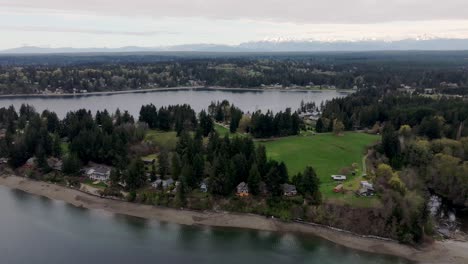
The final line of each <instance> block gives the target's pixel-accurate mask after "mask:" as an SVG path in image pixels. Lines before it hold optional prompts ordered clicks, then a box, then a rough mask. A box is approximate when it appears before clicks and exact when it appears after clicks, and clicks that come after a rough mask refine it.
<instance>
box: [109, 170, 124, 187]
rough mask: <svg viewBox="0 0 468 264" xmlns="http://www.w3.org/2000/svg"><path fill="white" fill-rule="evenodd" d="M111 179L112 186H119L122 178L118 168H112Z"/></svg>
mask: <svg viewBox="0 0 468 264" xmlns="http://www.w3.org/2000/svg"><path fill="white" fill-rule="evenodd" d="M109 179H110V182H111V185H112V186H117V185H118V184H119V182H120V179H121V175H120V171H119V170H118V169H116V168H112V170H111V172H110V176H109Z"/></svg>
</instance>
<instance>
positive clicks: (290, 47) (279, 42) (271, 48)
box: [0, 35, 468, 54]
mask: <svg viewBox="0 0 468 264" xmlns="http://www.w3.org/2000/svg"><path fill="white" fill-rule="evenodd" d="M379 50H382V51H383V50H388V51H391V50H468V39H449V38H437V37H433V36H430V35H422V36H418V37H416V38H408V39H403V40H396V41H385V40H377V39H359V40H311V39H294V38H272V39H264V40H261V41H252V42H245V43H241V44H239V45H222V44H219V45H218V44H186V45H175V46H166V47H122V48H40V47H34V46H25V47H20V48H14V49H9V50H4V51H0V53H2V54H27V53H42V54H44V53H46V54H47V53H84V52H162V51H173V52H174V51H189V52H321V51H379Z"/></svg>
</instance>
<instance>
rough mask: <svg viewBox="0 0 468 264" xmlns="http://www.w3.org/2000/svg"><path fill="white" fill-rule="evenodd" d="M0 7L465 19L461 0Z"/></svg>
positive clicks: (85, 1)
mask: <svg viewBox="0 0 468 264" xmlns="http://www.w3.org/2000/svg"><path fill="white" fill-rule="evenodd" d="M0 6H9V7H28V8H49V9H59V10H67V11H72V12H75V11H81V12H90V13H97V14H102V15H121V16H150V17H208V18H219V19H241V18H243V19H254V20H272V21H282V22H285V21H286V22H295V23H379V22H390V21H421V20H447V19H468V12H467V10H468V1H467V0H443V1H442V0H289V1H288V0H229V1H226V0H132V1H127V0H80V1H76V0H41V1H38V0H0Z"/></svg>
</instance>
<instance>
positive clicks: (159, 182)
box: [151, 178, 163, 188]
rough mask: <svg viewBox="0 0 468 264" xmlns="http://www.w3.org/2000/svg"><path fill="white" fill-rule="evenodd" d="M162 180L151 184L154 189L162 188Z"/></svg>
mask: <svg viewBox="0 0 468 264" xmlns="http://www.w3.org/2000/svg"><path fill="white" fill-rule="evenodd" d="M162 182H163V181H162V180H161V179H160V178H158V179H156V180H155V181H154V182H153V183H151V186H152V187H153V188H159V187H161V186H162Z"/></svg>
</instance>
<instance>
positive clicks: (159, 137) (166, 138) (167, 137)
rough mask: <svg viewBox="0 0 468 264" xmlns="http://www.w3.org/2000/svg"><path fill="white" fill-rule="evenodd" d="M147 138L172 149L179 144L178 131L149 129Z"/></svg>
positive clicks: (160, 145)
mask: <svg viewBox="0 0 468 264" xmlns="http://www.w3.org/2000/svg"><path fill="white" fill-rule="evenodd" d="M145 140H147V141H151V142H153V143H154V144H156V145H157V146H159V147H162V148H165V149H167V150H169V151H171V150H174V149H175V147H176V144H177V132H175V131H169V132H164V131H158V130H149V131H148V132H146V135H145Z"/></svg>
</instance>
